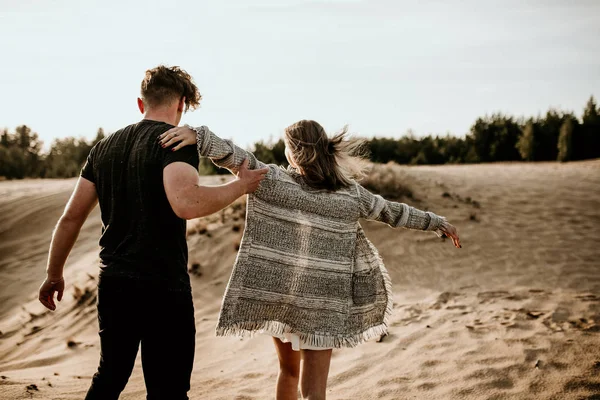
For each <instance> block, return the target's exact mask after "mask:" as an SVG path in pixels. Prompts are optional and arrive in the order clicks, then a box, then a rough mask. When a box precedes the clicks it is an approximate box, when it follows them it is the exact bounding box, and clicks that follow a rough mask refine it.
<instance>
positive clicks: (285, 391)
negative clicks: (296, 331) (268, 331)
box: [273, 338, 300, 400]
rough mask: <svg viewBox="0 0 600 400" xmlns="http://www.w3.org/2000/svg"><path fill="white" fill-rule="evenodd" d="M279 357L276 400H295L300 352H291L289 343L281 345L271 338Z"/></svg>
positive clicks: (296, 397) (278, 341) (279, 341)
mask: <svg viewBox="0 0 600 400" xmlns="http://www.w3.org/2000/svg"><path fill="white" fill-rule="evenodd" d="M273 341H274V342H275V348H276V350H277V356H278V357H279V376H278V377H277V397H276V399H277V400H297V399H298V380H299V378H300V352H299V351H294V350H292V344H291V343H283V342H282V341H281V340H279V339H277V338H273Z"/></svg>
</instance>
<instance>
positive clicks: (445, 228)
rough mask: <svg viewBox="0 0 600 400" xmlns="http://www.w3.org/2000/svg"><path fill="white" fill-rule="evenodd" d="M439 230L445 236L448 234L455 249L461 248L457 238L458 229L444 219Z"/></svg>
mask: <svg viewBox="0 0 600 400" xmlns="http://www.w3.org/2000/svg"><path fill="white" fill-rule="evenodd" d="M440 231H442V233H443V234H444V235H446V236H448V237H449V238H450V239H452V243H453V244H454V246H455V247H456V248H457V249H461V248H462V246H461V245H460V239H459V238H458V231H457V230H456V228H455V227H454V225H452V224H450V223H448V222H446V221H444V223H443V224H442V226H440Z"/></svg>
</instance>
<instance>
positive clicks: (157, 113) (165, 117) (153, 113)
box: [144, 110, 177, 126]
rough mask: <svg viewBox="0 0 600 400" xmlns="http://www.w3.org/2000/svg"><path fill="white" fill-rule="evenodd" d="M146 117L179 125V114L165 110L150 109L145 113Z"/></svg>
mask: <svg viewBox="0 0 600 400" xmlns="http://www.w3.org/2000/svg"><path fill="white" fill-rule="evenodd" d="M144 119H149V120H152V121H159V122H165V123H167V124H170V125H175V126H176V125H177V116H175V115H173V114H172V113H170V112H167V111H164V110H148V111H147V112H146V113H145V114H144Z"/></svg>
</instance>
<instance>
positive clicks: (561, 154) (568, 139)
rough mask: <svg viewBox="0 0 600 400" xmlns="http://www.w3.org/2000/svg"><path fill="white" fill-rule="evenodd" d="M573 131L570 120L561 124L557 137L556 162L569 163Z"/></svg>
mask: <svg viewBox="0 0 600 400" xmlns="http://www.w3.org/2000/svg"><path fill="white" fill-rule="evenodd" d="M573 130H574V124H573V120H572V119H571V118H568V119H567V120H565V122H563V124H562V126H561V127H560V135H559V136H558V161H561V162H565V161H570V160H571V159H572V158H571V157H572V153H573V145H572V143H573Z"/></svg>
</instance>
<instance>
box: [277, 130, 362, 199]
mask: <svg viewBox="0 0 600 400" xmlns="http://www.w3.org/2000/svg"><path fill="white" fill-rule="evenodd" d="M347 134H348V127H344V128H343V129H342V130H341V131H340V132H338V133H337V134H335V135H334V136H333V137H332V138H329V137H328V136H327V133H326V132H325V130H324V129H323V127H322V126H321V125H320V124H319V123H318V122H315V121H311V120H302V121H298V122H296V123H295V124H293V125H290V126H288V127H287V128H286V129H285V139H286V143H287V145H288V147H289V149H290V151H291V153H292V156H293V158H294V161H295V162H296V164H297V166H298V168H299V169H301V170H302V172H303V175H304V179H305V181H306V183H307V184H308V185H309V186H311V187H313V188H315V189H327V190H332V191H335V190H338V189H341V188H344V187H348V186H350V185H351V184H352V183H353V180H355V179H360V178H362V177H363V175H364V171H365V168H366V166H367V164H366V162H365V160H364V157H363V154H362V151H363V148H364V146H363V145H364V141H360V140H348V137H347Z"/></svg>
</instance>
